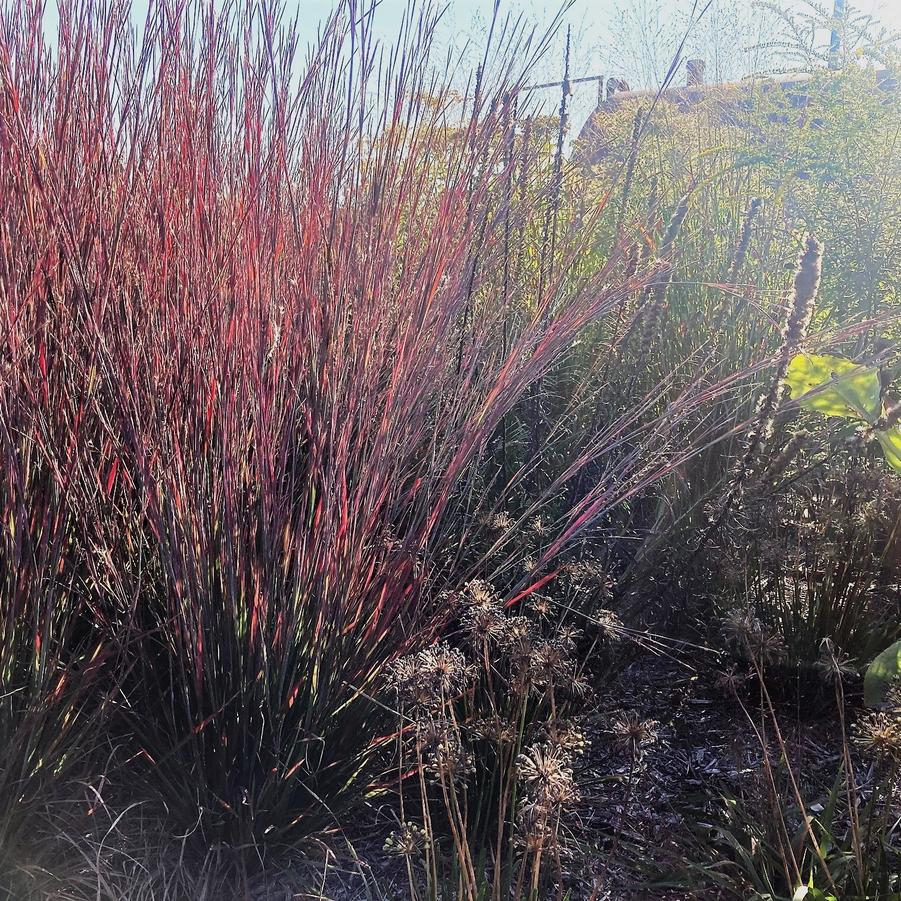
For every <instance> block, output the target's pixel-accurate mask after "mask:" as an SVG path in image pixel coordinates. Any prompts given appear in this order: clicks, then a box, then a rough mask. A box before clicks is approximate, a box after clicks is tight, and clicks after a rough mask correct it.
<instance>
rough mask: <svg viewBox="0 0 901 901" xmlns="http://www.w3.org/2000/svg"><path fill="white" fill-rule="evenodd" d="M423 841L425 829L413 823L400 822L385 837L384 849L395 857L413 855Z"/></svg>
mask: <svg viewBox="0 0 901 901" xmlns="http://www.w3.org/2000/svg"><path fill="white" fill-rule="evenodd" d="M424 842H425V830H423V828H422V827H421V826H417V825H416V824H415V823H401V826H400V828H399V829H395V830H394V831H393V832H392V833H391V834H390V835H389V836H388V838H387V839H385V845H384V850H385V851H387V852H388V853H389V854H393V855H395V856H397V857H413V856H414V855H415V854H416V853H417V852H418V851H419V850H420V848H422V846H423V844H424Z"/></svg>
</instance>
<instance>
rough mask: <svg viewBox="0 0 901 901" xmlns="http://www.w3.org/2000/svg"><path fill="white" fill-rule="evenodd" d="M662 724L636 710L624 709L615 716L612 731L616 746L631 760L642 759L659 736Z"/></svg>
mask: <svg viewBox="0 0 901 901" xmlns="http://www.w3.org/2000/svg"><path fill="white" fill-rule="evenodd" d="M659 728H660V724H659V723H658V722H657V721H656V720H651V719H643V718H642V717H641V716H639V715H638V714H637V713H636V712H635V711H634V710H624V711H622V712H620V713H619V714H617V715H616V716H615V717H614V718H613V722H612V723H611V731H612V732H613V736H614V740H615V742H616V746H617V747H618V748H619V750H620V751H621V752H622V753H624V754H625V755H626V756H627V757H629V758H630V759H631V760H635V761H637V760H641V759H642V757H644V755H645V752H646V751H647V750H648V749H649V748H650V747H652V746H653V745H654V744H655V743H656V742H657V738H658V736H659V731H658V730H659Z"/></svg>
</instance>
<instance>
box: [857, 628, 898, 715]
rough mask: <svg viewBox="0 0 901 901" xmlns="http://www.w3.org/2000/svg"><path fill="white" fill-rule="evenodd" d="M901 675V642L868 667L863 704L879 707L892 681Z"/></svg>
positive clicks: (879, 656)
mask: <svg viewBox="0 0 901 901" xmlns="http://www.w3.org/2000/svg"><path fill="white" fill-rule="evenodd" d="M899 675H901V641H896V642H895V643H894V644H893V645H890V646H889V647H887V648H886V649H885V650H884V651H883V652H882V653H881V654H879V655H878V656H877V657H876V658H875V659H874V660H873V662H872V663H871V664H870V665H869V666H868V667H867V672H866V675H865V676H864V677H863V702H864V704H866V705H867V707H878V706H879V705H880V704H881V703H882V701H883V700H884V697H885V690H886V688H887V687H888V685H889V683H890V682H891V681H892V679H894V678H896V677H897V676H899Z"/></svg>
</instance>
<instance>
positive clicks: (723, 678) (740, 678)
mask: <svg viewBox="0 0 901 901" xmlns="http://www.w3.org/2000/svg"><path fill="white" fill-rule="evenodd" d="M748 678H749V676H748V674H747V673H745V672H743V671H742V670H740V669H739V668H738V667H737V666H735V664H733V665H732V666H730V667H727V668H726V669H725V670H723V671H722V672H720V673H717V677H716V679H715V680H714V685H716V687H717V688H718V689H719V690H720V691H722V692H724V693H725V694H727V695H729V696H730V697H731V696H734V695H736V694H738V692H739V691H740V690H741V688H742V686H743V685H744V684H745V683H746V682H747V681H748Z"/></svg>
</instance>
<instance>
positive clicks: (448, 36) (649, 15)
mask: <svg viewBox="0 0 901 901" xmlns="http://www.w3.org/2000/svg"><path fill="white" fill-rule="evenodd" d="M215 2H217V5H218V3H219V2H220V0H215ZM337 2H338V0H285V6H286V11H287V12H288V13H289V14H290V15H295V14H296V16H297V21H298V26H299V30H300V35H301V38H302V40H303V41H305V42H308V43H309V42H313V41H315V39H316V34H317V30H318V28H319V26H320V25H321V23H322V22H323V21H324V20H325V19H326V18H327V17H328V15H329V14H330V13H331V12H332V11H333V10H334V8H335V5H336V3H337ZM435 2H436V3H438V4H439V7H440V5H441V4H442V3H443V4H444V5H445V6H446V9H445V11H444V14H443V16H442V21H441V24H440V26H439V29H438V32H437V42H438V45H439V46H438V48H437V49H438V51H439V52H438V53H436V54H435V56H434V57H433V58H435V59H439V58H443V57H444V55H445V54H446V53H447V52H448V51H451V52H453V53H454V55H456V54H460V57H461V58H462V60H463V63H462V65H461V69H462V70H468V69H474V68H475V65H476V63H477V61H478V58H479V50H480V49H481V47H482V46H483V45H484V41H485V38H486V35H487V33H488V28H489V24H490V21H491V16H492V9H493V5H494V0H435ZM500 2H501V14H502V15H505V14H508V13H510V14H512V15H514V16H516V15H519V14H522V15H523V16H524V18H525V20H526V21H528V22H530V23H532V24H534V25H535V26H537V27H538V28H545V27H547V24H548V23H549V22H551V21H552V20H553V19H554V16H555V14H556V13H557V12H558V11H559V10H560V6H561V2H562V0H560V2H555V0H500ZM694 2H695V0H572V5H571V6H570V8H569V9H568V11H567V12H566V13H565V15H564V17H563V19H562V21H563V27H562V28H561V29H560V31H559V33H558V35H557V37H556V39H555V41H554V42H553V43H552V44H551V46H550V49H549V51H548V53H547V54H546V55H545V57H544V58H543V60H542V61H541V63H540V64H539V66H538V67H537V70H536V71H535V72H534V80H536V81H541V82H545V81H555V80H557V79H559V78H560V77H561V70H562V58H563V44H564V34H565V30H566V26H569V27H570V28H571V32H572V53H571V60H572V61H571V74H572V75H573V76H574V77H580V76H592V75H599V74H604V75H607V76H615V77H618V78H625V79H626V80H627V81H628V82H629V84H630V85H631V86H632V87H654V86H656V85H657V84H659V83H660V81H661V80H662V78H663V77H664V75H665V73H666V70H667V68H668V67H669V64H670V62H671V60H672V59H673V54H674V52H675V48H676V46H677V45H678V43H679V41H680V39H681V38H682V37H683V35H685V34H686V31H687V30H688V32H689V36H688V40H687V42H686V48H685V53H684V58H691V57H701V58H703V59H705V60H706V61H707V74H708V79H709V80H711V81H727V80H734V79H737V78H741V77H743V76H745V75H749V74H752V73H755V72H761V71H765V70H767V68H768V66H770V65H772V61H771V60H770V59H768V58H766V57H765V56H764V55H763V54H764V53H765V51H761V50H759V49H755V47H756V46H757V45H759V44H760V43H761V42H765V41H767V40H769V39H771V38H772V37H773V33H772V22H773V19H772V17H771V16H768V14H767V13H766V12H764V11H762V10H761V9H759V8H756V7H755V5H754V4H753V3H752V2H751V0H711V3H710V7H709V8H708V9H707V11H706V13H705V15H704V16H703V17H702V18H701V19H700V21H699V22H697V23H696V24H694V25H693V26H692V27H691V28H690V29H689V21H690V12H691V10H692V8H693V5H694ZM705 3H706V0H697V4H698V6H701V7H702V6H704V4H705ZM832 3H833V0H820V4H821V5H822V6H823V7H827V8H831V7H832ZM147 5H148V0H132V11H133V12H132V16H133V19H134V21H135V23H136V25H138V26H140V25H141V24H143V21H144V17H145V16H146V13H147ZM780 5H781V6H786V5H793V6H795V7H797V8H798V9H803V8H804V7H805V5H806V3H805V0H794V2H792V0H782V2H780ZM52 6H53V4H52V2H51V3H50V4H49V7H48V12H47V21H48V25H49V26H50V27H51V28H54V27H55V25H56V18H55V13H54V11H53V9H52ZM850 6H851V7H853V9H854V10H855V11H857V12H860V13H864V14H867V15H872V16H874V17H875V18H876V19H878V21H879V22H881V23H882V25H884V26H885V27H886V28H887V29H888V30H889V31H891V32H896V33H897V32H899V31H901V0H856V2H853V3H852V4H850ZM406 7H407V0H381V3H380V5H379V8H378V10H377V12H376V20H375V22H376V27H375V32H376V35H377V37H378V38H379V39H380V40H383V41H387V42H390V41H392V40H393V39H394V38H395V37H396V35H397V33H398V30H399V29H400V27H401V22H402V19H403V14H404V11H405V9H406ZM824 37H825V35H824ZM679 80H681V75H680V79H679ZM545 93H546V94H547V99H546V100H544V101H543V102H544V103H545V104H546V105H547V108H548V109H551V108H553V107H555V106H556V104H558V103H559V95H557V94H556V93H555V92H554V91H552V90H549V91H547V92H545ZM596 98H597V86H596V84H594V85H593V84H584V85H577V86H576V87H575V90H574V96H573V98H572V104H571V122H572V126H573V128H574V129H575V130H578V128H579V127H580V126H581V124H582V122H583V121H584V119H585V118H586V117H587V116H588V115H589V114H590V113H591V111H592V110H593V109H594V105H595V101H596Z"/></svg>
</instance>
